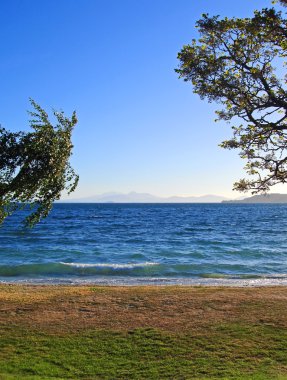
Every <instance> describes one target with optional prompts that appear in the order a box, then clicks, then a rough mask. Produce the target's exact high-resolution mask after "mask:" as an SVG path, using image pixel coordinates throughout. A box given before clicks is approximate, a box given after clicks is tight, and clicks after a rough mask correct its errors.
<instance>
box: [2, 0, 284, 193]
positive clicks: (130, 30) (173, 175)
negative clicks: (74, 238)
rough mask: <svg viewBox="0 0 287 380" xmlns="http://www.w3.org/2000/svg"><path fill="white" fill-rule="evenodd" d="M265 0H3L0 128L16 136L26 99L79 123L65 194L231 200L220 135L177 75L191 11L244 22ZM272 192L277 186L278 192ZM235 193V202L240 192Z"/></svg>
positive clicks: (231, 160)
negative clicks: (74, 185)
mask: <svg viewBox="0 0 287 380" xmlns="http://www.w3.org/2000/svg"><path fill="white" fill-rule="evenodd" d="M268 6H271V1H269V0H254V1H250V0H242V1H230V0H216V1H214V0H201V1H195V0H101V1H100V0H57V1H56V0H41V1H39V0H2V1H1V4H0V10H1V12H0V15H1V23H0V31H1V60H0V68H1V69H0V78H1V98H0V122H1V124H2V125H3V126H4V127H5V128H7V129H10V130H13V131H16V130H20V129H22V130H27V129H28V123H27V121H28V116H27V114H26V110H27V109H28V108H29V103H28V98H29V97H32V98H34V99H35V100H36V101H37V102H38V103H39V104H40V105H41V106H43V107H44V108H45V109H46V110H48V109H50V108H51V107H53V108H56V109H63V110H64V111H65V112H66V113H71V112H72V111H73V110H74V109H76V111H77V114H78V118H79V124H78V126H77V127H76V130H75V133H74V136H73V142H74V146H75V148H74V155H73V158H72V164H73V166H74V167H75V169H76V171H77V172H78V173H79V174H80V184H79V188H78V190H77V192H76V193H75V194H74V195H73V198H78V197H84V196H89V195H93V194H100V193H103V192H110V191H117V192H129V191H137V192H149V193H152V194H155V195H162V196H169V195H202V194H211V193H213V194H221V195H225V196H238V194H236V193H234V192H232V184H233V182H234V181H235V180H236V179H239V178H240V177H242V176H243V170H242V167H243V162H242V161H241V160H240V159H239V158H238V156H237V154H236V153H235V152H230V151H225V150H223V149H221V148H219V147H218V143H219V142H220V141H222V140H224V139H226V138H228V137H229V136H230V135H231V131H230V127H228V126H227V125H224V123H221V124H218V123H216V124H215V123H214V119H215V115H214V110H215V106H214V105H211V104H208V103H207V102H205V101H201V100H200V99H199V98H198V97H197V96H196V95H194V94H193V93H192V87H191V85H190V84H187V83H184V82H183V81H181V80H179V79H178V78H177V75H176V73H175V72H174V68H176V66H177V64H178V63H177V59H176V56H177V52H178V51H179V50H180V49H181V47H182V46H183V45H184V44H187V43H189V42H190V41H191V39H192V38H194V37H195V38H196V37H197V31H196V29H195V22H196V20H197V19H199V18H200V16H201V14H202V13H209V14H211V15H214V14H219V15H221V16H229V17H230V16H237V17H246V16H251V15H252V13H253V10H254V9H260V8H263V7H268ZM280 190H282V189H280ZM284 190H285V192H286V189H284V188H283V191H284ZM239 195H240V194H239Z"/></svg>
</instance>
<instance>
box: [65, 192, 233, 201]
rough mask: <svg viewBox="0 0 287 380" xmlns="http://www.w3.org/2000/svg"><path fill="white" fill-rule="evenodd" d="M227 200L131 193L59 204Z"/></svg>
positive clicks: (214, 196) (222, 198)
mask: <svg viewBox="0 0 287 380" xmlns="http://www.w3.org/2000/svg"><path fill="white" fill-rule="evenodd" d="M227 199H228V198H226V197H222V196H220V195H203V196H200V197H178V196H173V197H167V198H164V197H157V196H154V195H152V194H148V193H136V192H134V191H133V192H131V193H128V194H120V193H107V194H101V195H95V196H92V197H87V198H79V199H71V200H69V199H66V200H65V201H61V202H71V203H220V202H222V201H223V200H227Z"/></svg>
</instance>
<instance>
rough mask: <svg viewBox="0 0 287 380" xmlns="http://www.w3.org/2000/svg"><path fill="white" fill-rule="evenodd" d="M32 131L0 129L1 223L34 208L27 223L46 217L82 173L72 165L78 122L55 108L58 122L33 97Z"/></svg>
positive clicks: (73, 187) (74, 116)
mask: <svg viewBox="0 0 287 380" xmlns="http://www.w3.org/2000/svg"><path fill="white" fill-rule="evenodd" d="M31 104H32V106H33V107H34V112H30V116H31V117H32V120H31V121H30V125H31V128H32V131H31V132H26V133H24V132H17V133H13V132H9V131H7V130H5V129H4V128H0V224H1V223H2V222H3V220H4V219H5V218H6V217H7V216H9V215H11V213H13V212H14V211H16V210H18V209H21V208H23V207H26V208H27V207H28V208H29V209H31V212H30V213H29V215H28V217H27V218H26V224H27V225H30V226H32V225H34V224H35V223H37V222H38V221H39V220H40V219H41V218H43V217H46V216H47V215H48V213H49V211H50V210H51V208H52V205H53V202H54V201H55V200H58V199H59V198H60V196H61V192H62V191H64V190H65V191H67V192H68V193H70V192H72V191H73V190H74V189H75V188H76V186H77V183H78V176H77V175H76V174H75V172H74V170H73V169H72V168H71V166H70V164H69V158H70V156H71V152H72V148H73V145H72V143H71V133H72V130H73V128H74V126H75V124H76V123H77V117H76V114H75V112H74V113H73V115H72V117H71V118H68V117H66V116H65V115H64V113H63V112H57V111H54V116H55V117H56V120H57V121H56V125H55V126H53V125H52V123H51V122H50V120H49V118H48V114H47V113H46V112H45V111H44V110H43V109H42V108H41V107H40V106H39V105H38V104H36V103H35V102H34V101H33V100H31Z"/></svg>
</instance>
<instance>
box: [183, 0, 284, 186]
mask: <svg viewBox="0 0 287 380" xmlns="http://www.w3.org/2000/svg"><path fill="white" fill-rule="evenodd" d="M280 2H281V3H282V5H284V4H285V5H286V0H281V1H280ZM286 26H287V20H286V19H284V17H283V14H282V12H280V11H276V10H275V9H274V8H270V9H267V8H265V9H262V10H261V11H255V12H254V16H253V17H252V18H243V19H238V18H231V19H229V18H224V19H220V18H219V16H215V17H209V16H208V15H206V14H204V15H203V16H202V19H201V20H199V21H198V22H197V27H198V30H199V33H200V38H199V39H198V41H196V40H195V39H194V40H192V43H191V44H190V45H186V46H184V47H183V48H182V50H181V51H180V52H179V54H178V59H179V61H180V64H179V68H178V69H176V72H177V73H179V77H180V78H183V79H184V81H187V82H192V84H193V90H194V92H195V93H197V94H198V95H199V96H200V97H201V98H202V99H203V98H206V99H208V101H209V102H217V103H220V104H222V105H223V109H222V110H219V111H217V116H218V118H217V120H226V121H228V122H230V121H231V120H232V121H235V123H234V125H233V126H232V130H233V137H232V138H231V139H229V140H227V141H224V142H223V143H222V144H221V146H222V147H223V148H227V149H240V153H239V154H240V156H241V157H242V158H244V159H247V164H246V166H245V169H246V171H247V174H248V175H250V177H249V179H242V180H239V181H238V182H236V183H235V184H234V189H236V190H239V191H248V190H251V191H252V193H259V192H266V191H268V190H269V188H270V187H271V186H273V185H275V184H277V183H285V182H287V152H286V148H287V123H286V120H287V92H286V83H287V81H286V80H287V76H286V75H284V74H282V73H283V71H284V69H285V65H286V55H287V38H286V37H287V29H286Z"/></svg>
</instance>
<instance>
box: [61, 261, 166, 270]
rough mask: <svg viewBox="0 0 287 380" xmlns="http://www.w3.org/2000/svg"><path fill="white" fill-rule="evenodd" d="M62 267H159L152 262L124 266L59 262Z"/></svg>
mask: <svg viewBox="0 0 287 380" xmlns="http://www.w3.org/2000/svg"><path fill="white" fill-rule="evenodd" d="M60 264H62V265H68V266H70V267H75V268H112V269H133V268H142V267H148V266H154V265H159V264H158V263H154V262H148V261H147V262H145V263H126V264H111V263H98V264H88V263H65V262H60Z"/></svg>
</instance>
